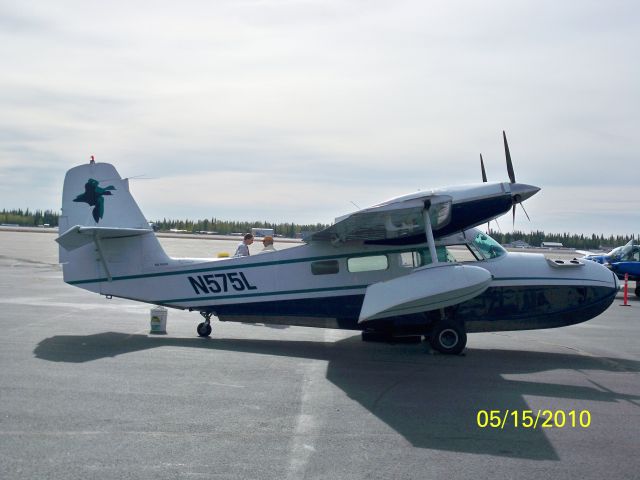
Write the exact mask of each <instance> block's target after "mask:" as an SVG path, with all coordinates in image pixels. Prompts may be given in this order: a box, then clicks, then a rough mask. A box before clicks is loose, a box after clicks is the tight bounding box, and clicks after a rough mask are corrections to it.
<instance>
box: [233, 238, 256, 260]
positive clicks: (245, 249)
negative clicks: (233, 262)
mask: <svg viewBox="0 0 640 480" xmlns="http://www.w3.org/2000/svg"><path fill="white" fill-rule="evenodd" d="M252 243H253V235H251V234H250V233H247V234H245V236H244V240H242V242H240V243H239V244H238V248H236V253H234V254H233V256H234V257H248V256H249V255H251V254H250V253H249V245H251V244H252Z"/></svg>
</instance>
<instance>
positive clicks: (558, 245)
mask: <svg viewBox="0 0 640 480" xmlns="http://www.w3.org/2000/svg"><path fill="white" fill-rule="evenodd" d="M540 246H541V247H542V248H563V245H562V243H560V242H542V243H541V244H540Z"/></svg>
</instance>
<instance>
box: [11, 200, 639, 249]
mask: <svg viewBox="0 0 640 480" xmlns="http://www.w3.org/2000/svg"><path fill="white" fill-rule="evenodd" d="M59 218H60V214H59V213H58V212H55V211H53V210H44V211H42V210H33V211H31V210H29V209H28V208H27V209H26V210H22V209H15V210H6V209H3V210H2V211H1V212H0V223H1V224H8V225H20V226H23V227H37V226H41V225H44V224H48V225H49V226H51V227H57V226H58V220H59ZM152 223H153V225H154V228H155V229H157V230H159V231H169V230H186V231H187V232H189V233H198V232H216V233H219V234H221V235H228V234H231V233H247V232H250V231H251V229H252V228H273V230H274V232H275V233H276V234H278V235H282V236H285V237H290V238H295V237H297V236H299V235H300V234H301V233H303V232H317V231H320V230H322V229H324V228H327V227H328V226H329V225H326V224H322V223H315V224H297V223H293V222H291V223H288V222H285V223H273V222H265V221H254V222H246V221H245V222H241V221H233V220H220V219H218V218H215V217H214V218H211V219H203V220H172V219H166V218H163V219H162V220H157V221H155V222H152ZM489 235H491V236H492V237H493V238H495V239H496V240H497V241H498V242H499V243H501V244H503V245H504V244H508V243H512V242H514V241H515V240H523V241H525V242H527V243H528V244H529V245H531V246H534V247H538V246H540V244H541V243H542V242H559V243H562V245H563V246H565V247H568V248H577V249H579V250H593V249H598V248H605V249H606V248H612V247H616V246H619V245H624V244H625V243H627V242H628V241H629V240H631V238H632V236H630V235H609V236H604V235H603V234H600V235H596V234H595V233H594V234H591V235H584V234H576V233H545V232H543V231H541V230H537V231H535V232H529V233H525V232H521V231H514V232H507V233H502V232H497V231H494V230H489ZM635 238H638V235H636V237H635Z"/></svg>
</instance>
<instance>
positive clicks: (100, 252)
mask: <svg viewBox="0 0 640 480" xmlns="http://www.w3.org/2000/svg"><path fill="white" fill-rule="evenodd" d="M93 241H94V242H95V244H96V248H97V249H98V256H99V257H100V261H101V262H102V266H103V267H104V271H105V273H106V274H107V280H109V281H112V279H113V277H111V272H110V271H109V267H108V266H107V261H106V260H105V258H104V249H103V248H102V240H101V239H100V236H99V235H98V232H93Z"/></svg>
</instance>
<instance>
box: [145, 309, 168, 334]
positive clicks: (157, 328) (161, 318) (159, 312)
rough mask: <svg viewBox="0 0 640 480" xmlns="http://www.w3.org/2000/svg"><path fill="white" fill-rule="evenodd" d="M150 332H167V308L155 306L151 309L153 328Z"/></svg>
mask: <svg viewBox="0 0 640 480" xmlns="http://www.w3.org/2000/svg"><path fill="white" fill-rule="evenodd" d="M149 333H167V309H166V308H164V307H153V308H152V309H151V330H150V332H149Z"/></svg>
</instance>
